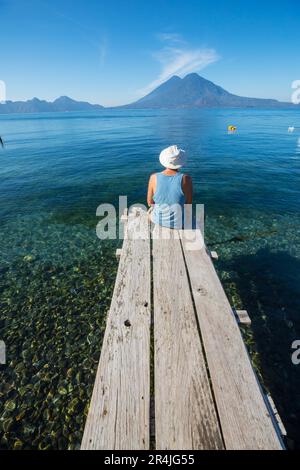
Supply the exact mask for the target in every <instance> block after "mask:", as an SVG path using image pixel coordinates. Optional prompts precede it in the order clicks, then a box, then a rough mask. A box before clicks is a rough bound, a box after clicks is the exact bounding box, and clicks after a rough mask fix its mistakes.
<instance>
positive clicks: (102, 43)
mask: <svg viewBox="0 0 300 470" xmlns="http://www.w3.org/2000/svg"><path fill="white" fill-rule="evenodd" d="M107 50H108V42H107V38H106V36H103V37H102V39H101V41H100V44H99V53H100V63H101V65H103V64H104V61H105V59H106V56H107Z"/></svg>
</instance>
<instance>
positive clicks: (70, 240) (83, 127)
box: [0, 110, 300, 449]
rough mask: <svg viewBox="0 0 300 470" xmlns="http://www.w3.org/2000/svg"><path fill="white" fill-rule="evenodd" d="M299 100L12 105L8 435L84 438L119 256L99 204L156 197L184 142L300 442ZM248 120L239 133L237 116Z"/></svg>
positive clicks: (256, 342) (6, 239)
mask: <svg viewBox="0 0 300 470" xmlns="http://www.w3.org/2000/svg"><path fill="white" fill-rule="evenodd" d="M299 122H300V114H299V113H298V112H295V111H290V110H288V111H282V110H280V111H256V110H178V111H157V110H155V111H154V110H148V111H145V110H143V111H142V110H139V111H137V110H134V111H129V110H103V111H101V112H99V113H97V114H95V113H93V114H86V113H80V114H79V113H78V114H75V113H74V114H73V113H68V114H43V115H26V116H25V115H22V116H21V115H19V116H17V115H16V116H0V135H2V137H3V138H4V140H5V142H6V149H5V151H0V185H1V186H0V194H1V199H0V221H1V226H0V253H1V264H0V273H1V280H0V293H1V300H0V307H1V314H0V339H4V340H5V342H6V346H7V359H8V363H7V365H6V366H0V397H1V400H0V440H1V441H0V442H1V445H0V447H1V448H16V449H18V448H40V449H58V448H77V447H78V446H79V444H80V439H81V434H82V429H83V423H84V419H85V414H86V412H87V406H88V401H89V398H90V395H91V390H92V385H93V381H94V376H95V370H96V366H97V362H98V359H99V353H100V346H101V341H102V336H103V331H104V327H105V315H106V313H107V310H108V308H109V303H110V297H111V293H112V288H113V283H114V278H115V273H116V269H117V263H116V261H115V259H114V250H115V248H116V245H117V244H118V242H114V241H110V242H100V241H99V240H98V239H97V237H96V234H95V227H96V224H97V221H98V219H97V217H96V208H97V206H98V205H99V204H100V203H103V202H109V203H117V201H118V196H119V195H120V194H121V195H128V199H129V203H134V202H144V201H145V193H146V186H147V180H148V176H149V174H150V173H152V172H154V171H159V170H160V166H159V164H158V154H159V152H160V150H161V149H162V148H164V147H165V146H168V145H171V144H173V143H177V144H178V145H180V146H182V147H183V148H185V149H186V150H187V151H188V153H189V156H190V158H189V163H188V165H187V168H186V171H187V172H189V173H190V174H191V176H192V177H193V181H194V191H195V202H198V203H204V204H205V209H206V241H207V243H208V244H209V246H211V247H213V248H214V249H216V250H217V251H218V253H219V255H220V261H219V262H218V264H217V268H218V272H219V274H220V277H221V279H222V281H223V285H224V287H225V289H226V291H227V294H228V296H229V297H230V299H231V301H232V304H233V305H235V306H236V307H237V308H245V309H247V310H248V311H249V313H250V316H251V318H252V330H251V332H248V333H245V338H246V340H247V344H248V346H249V349H250V351H251V355H252V358H253V362H254V364H255V366H256V367H257V368H258V370H259V372H260V374H261V376H262V378H263V380H264V385H265V387H266V388H267V389H268V390H270V391H271V394H272V396H273V398H274V400H275V402H276V405H277V407H278V409H279V411H280V414H281V416H282V419H283V421H284V423H285V425H286V427H287V430H288V434H289V445H290V446H291V447H293V446H296V447H300V396H299V395H300V394H299V390H300V366H294V365H293V364H292V362H291V354H292V350H291V343H292V342H293V341H294V340H296V339H300V319H299V310H300V309H299V307H300V299H299V281H300V211H299V200H300V132H298V133H297V132H295V133H294V134H288V133H287V128H288V127H289V126H291V125H293V126H296V127H297V126H298V128H300V124H299ZM228 124H234V125H237V127H238V132H237V133H236V134H233V135H228V134H227V132H226V129H227V125H228Z"/></svg>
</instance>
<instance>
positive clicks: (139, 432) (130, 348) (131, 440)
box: [81, 213, 151, 450]
mask: <svg viewBox="0 0 300 470" xmlns="http://www.w3.org/2000/svg"><path fill="white" fill-rule="evenodd" d="M126 225H127V236H128V238H127V239H125V240H124V243H123V249H122V253H121V258H120V263H119V269H118V274H117V279H116V283H115V288H114V293H113V298H112V302H111V307H110V312H109V315H108V319H107V326H106V331H105V336H104V340H103V346H102V352H101V358H100V362H99V366H98V371H97V375H96V381H95V385H94V390H93V395H92V399H91V403H90V409H89V414H88V417H87V422H86V426H85V431H84V436H83V440H82V446H81V448H82V449H105V450H114V449H117V450H122V449H124V450H135V449H137V450H139V449H149V408H150V396H149V394H150V316H151V304H150V302H151V297H150V284H151V278H150V240H149V226H148V219H147V216H146V214H145V213H143V214H142V215H141V216H140V217H134V216H129V218H128V224H126ZM136 234H138V236H139V239H138V240H136V239H133V238H134V235H136Z"/></svg>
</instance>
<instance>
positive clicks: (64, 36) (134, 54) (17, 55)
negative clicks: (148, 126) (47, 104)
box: [0, 0, 300, 105]
mask: <svg viewBox="0 0 300 470" xmlns="http://www.w3.org/2000/svg"><path fill="white" fill-rule="evenodd" d="M0 17H1V25H0V41H1V42H0V46H1V61H0V62H1V64H0V80H3V81H5V83H6V87H7V99H12V100H16V99H30V98H32V97H33V96H37V97H39V98H42V99H48V100H52V99H55V98H56V97H58V96H60V95H68V96H71V97H73V98H75V99H81V100H87V101H90V102H92V103H99V104H104V105H118V104H124V103H128V102H130V101H134V100H136V99H137V98H138V97H140V96H141V95H143V94H144V93H146V92H148V91H150V90H151V89H152V88H153V87H154V86H156V85H158V84H159V83H161V82H162V81H163V80H166V79H167V78H169V76H171V75H173V74H177V75H180V76H184V75H185V74H186V73H189V72H199V73H200V75H202V76H204V77H205V78H208V79H209V80H212V81H214V82H215V83H217V84H218V85H221V86H223V87H224V88H225V89H227V90H228V91H231V92H233V93H236V94H239V95H243V96H252V97H262V98H277V99H280V100H290V97H291V83H292V81H294V80H297V79H300V60H299V54H300V1H299V0H285V1H284V0H279V1H276V0H273V1H272V2H271V1H269V0H268V1H264V0H262V1H257V0H251V1H250V0H239V1H235V2H230V1H223V0H222V1H218V0H215V1H206V0H204V1H201V0H151V1H150V0H85V1H84V0H60V1H58V0H0Z"/></svg>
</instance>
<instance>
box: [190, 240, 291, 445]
mask: <svg viewBox="0 0 300 470" xmlns="http://www.w3.org/2000/svg"><path fill="white" fill-rule="evenodd" d="M181 238H182V245H183V250H184V256H185V261H186V264H187V268H188V272H189V277H190V281H191V286H192V292H193V297H194V302H195V306H196V310H197V314H198V320H199V324H200V329H201V334H202V339H203V344H204V349H205V352H206V358H207V362H208V367H209V372H210V377H211V381H212V385H213V390H214V396H215V400H216V404H217V408H218V414H219V418H220V422H221V427H222V433H223V438H224V441H225V446H226V448H227V449H250V450H252V449H253V450H254V449H282V442H281V439H280V437H279V436H278V434H277V432H276V430H275V427H274V425H273V422H272V419H271V416H270V413H269V412H268V409H267V407H266V404H265V401H264V398H263V395H262V393H261V390H260V386H259V384H258V382H257V379H256V376H255V374H254V372H253V369H252V365H251V361H250V359H249V356H248V353H247V350H246V347H245V344H244V342H243V339H242V337H241V334H240V330H239V327H238V324H237V322H236V320H235V317H234V315H233V312H232V309H231V306H230V304H229V302H228V300H227V297H226V295H225V292H224V290H223V288H222V285H221V283H220V280H219V278H218V276H217V273H216V271H215V269H214V266H213V263H212V261H211V259H210V257H209V256H208V254H207V251H206V249H205V247H204V248H203V243H200V244H199V247H198V248H199V249H196V248H197V247H196V246H193V247H192V248H193V249H188V246H190V243H189V240H188V241H187V240H186V238H185V234H184V232H181ZM190 248H191V246H190Z"/></svg>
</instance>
